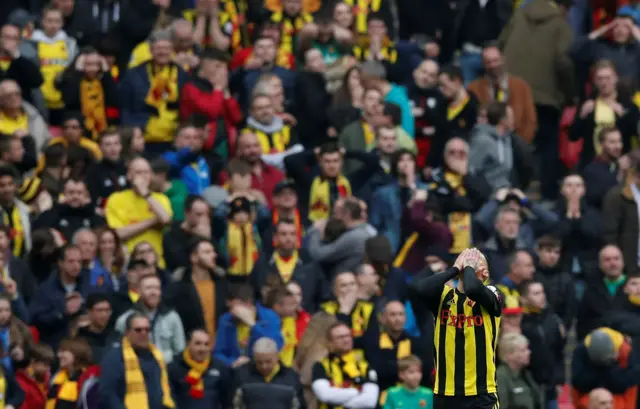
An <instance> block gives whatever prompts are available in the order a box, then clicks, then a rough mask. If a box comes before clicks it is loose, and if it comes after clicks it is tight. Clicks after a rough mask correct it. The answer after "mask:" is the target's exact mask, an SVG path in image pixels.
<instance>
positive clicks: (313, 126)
mask: <svg viewBox="0 0 640 409" xmlns="http://www.w3.org/2000/svg"><path fill="white" fill-rule="evenodd" d="M294 101H297V103H296V104H295V106H294V107H293V114H294V116H295V117H296V119H297V120H298V124H297V133H298V135H299V136H302V135H304V138H299V140H300V142H301V143H302V144H303V145H304V147H305V148H307V149H313V148H314V147H316V146H319V145H321V144H322V143H323V142H324V141H325V140H326V138H327V128H328V127H329V118H328V116H327V112H326V108H327V107H328V106H329V105H331V96H330V95H329V93H328V92H327V81H326V80H325V78H324V75H323V74H319V73H315V72H309V71H300V72H298V74H297V76H296V85H295V97H294Z"/></svg>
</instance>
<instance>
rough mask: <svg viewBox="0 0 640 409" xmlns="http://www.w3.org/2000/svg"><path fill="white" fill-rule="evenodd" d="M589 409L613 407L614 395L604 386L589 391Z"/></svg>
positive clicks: (610, 408) (608, 408)
mask: <svg viewBox="0 0 640 409" xmlns="http://www.w3.org/2000/svg"><path fill="white" fill-rule="evenodd" d="M588 409H613V395H612V394H611V392H609V391H608V390H606V389H604V388H597V389H594V390H592V391H591V393H589V406H588Z"/></svg>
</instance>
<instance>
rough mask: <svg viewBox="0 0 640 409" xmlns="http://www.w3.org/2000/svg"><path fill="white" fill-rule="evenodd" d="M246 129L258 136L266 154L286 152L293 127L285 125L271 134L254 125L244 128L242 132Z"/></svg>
mask: <svg viewBox="0 0 640 409" xmlns="http://www.w3.org/2000/svg"><path fill="white" fill-rule="evenodd" d="M245 131H248V132H251V133H253V134H255V135H256V136H257V137H258V141H259V142H260V146H261V147H262V153H264V154H269V153H280V152H284V151H286V150H287V148H288V147H289V142H290V141H291V127H290V126H289V125H284V126H283V127H282V128H281V129H280V130H279V131H276V132H273V133H270V134H268V133H266V132H263V131H261V130H259V129H257V128H253V127H247V128H244V129H243V130H242V132H240V134H242V133H244V132H245Z"/></svg>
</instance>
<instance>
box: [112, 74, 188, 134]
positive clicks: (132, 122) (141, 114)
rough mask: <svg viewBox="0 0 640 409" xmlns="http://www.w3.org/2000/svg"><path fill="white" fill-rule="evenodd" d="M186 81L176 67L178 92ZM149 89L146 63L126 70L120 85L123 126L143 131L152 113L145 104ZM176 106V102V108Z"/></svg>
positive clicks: (186, 76)
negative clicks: (135, 127)
mask: <svg viewBox="0 0 640 409" xmlns="http://www.w3.org/2000/svg"><path fill="white" fill-rule="evenodd" d="M187 79H188V75H187V73H186V72H185V71H184V70H183V69H182V68H180V67H178V92H179V91H180V90H181V89H182V86H183V85H184V84H185V82H186V81H187ZM149 87H151V83H150V82H149V75H148V74H147V63H145V64H141V65H139V66H137V67H135V68H132V69H130V70H128V71H127V73H126V74H125V76H124V78H122V81H121V83H120V99H121V100H120V120H121V121H122V124H123V125H127V126H137V127H139V128H140V129H143V130H144V129H145V128H146V127H147V121H148V120H149V117H150V116H151V114H152V112H153V110H152V109H151V108H150V107H149V106H147V104H146V102H145V99H146V97H147V93H148V92H149ZM179 101H180V99H179V98H178V102H179ZM177 106H178V103H177V102H176V108H177Z"/></svg>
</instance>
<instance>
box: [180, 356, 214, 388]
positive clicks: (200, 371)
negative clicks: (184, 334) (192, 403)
mask: <svg viewBox="0 0 640 409" xmlns="http://www.w3.org/2000/svg"><path fill="white" fill-rule="evenodd" d="M182 358H183V359H184V363H185V364H187V365H188V366H189V372H188V373H187V377H186V379H185V380H186V381H187V384H189V385H190V386H191V388H190V389H189V395H190V396H191V397H192V398H194V399H202V397H203V396H204V382H203V381H202V375H204V373H205V372H206V370H207V369H208V368H209V363H211V359H210V358H208V357H207V359H205V360H204V361H202V362H197V361H194V360H193V358H191V352H190V351H189V348H185V349H184V352H183V353H182Z"/></svg>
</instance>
